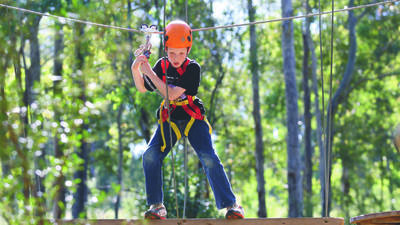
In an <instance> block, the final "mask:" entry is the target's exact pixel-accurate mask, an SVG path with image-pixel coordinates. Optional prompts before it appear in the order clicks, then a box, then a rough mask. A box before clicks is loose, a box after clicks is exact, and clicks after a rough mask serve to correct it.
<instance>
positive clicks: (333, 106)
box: [322, 0, 357, 216]
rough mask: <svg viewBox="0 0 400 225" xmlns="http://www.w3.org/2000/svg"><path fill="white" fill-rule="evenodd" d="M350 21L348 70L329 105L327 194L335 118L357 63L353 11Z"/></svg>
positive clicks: (328, 190) (352, 3)
mask: <svg viewBox="0 0 400 225" xmlns="http://www.w3.org/2000/svg"><path fill="white" fill-rule="evenodd" d="M353 6H354V0H350V1H349V5H348V7H353ZM348 13H349V19H348V24H349V28H348V29H349V53H348V54H349V57H348V61H347V64H346V69H345V72H344V74H343V78H342V80H341V81H340V84H339V88H338V89H337V91H336V92H335V94H334V96H333V98H332V101H331V102H330V104H329V105H328V109H327V111H328V112H327V123H326V124H327V126H326V131H325V132H326V140H327V141H326V152H327V155H326V157H325V158H326V163H328V164H329V166H326V168H325V169H327V170H328V171H327V173H326V174H327V175H326V176H327V179H328V181H327V182H326V183H327V184H328V187H326V189H327V192H328V193H330V192H331V182H330V181H331V168H332V165H331V160H332V159H331V157H330V155H331V149H332V142H333V140H334V123H333V121H334V118H335V114H336V112H337V109H338V106H339V104H340V103H341V101H342V100H343V98H342V95H343V94H344V93H345V92H346V90H347V89H348V87H349V84H350V82H351V79H352V77H353V71H354V65H355V62H356V53H357V37H356V25H357V17H356V16H355V15H354V12H353V11H349V12H348ZM325 195H326V193H325V191H324V190H322V196H323V198H322V201H323V203H322V210H323V212H325V211H327V212H328V213H327V215H326V216H329V212H330V201H331V200H330V199H331V195H330V194H329V195H328V197H327V198H326V197H325ZM326 199H328V203H326ZM326 206H328V208H327V209H326Z"/></svg>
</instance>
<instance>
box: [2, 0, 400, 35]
mask: <svg viewBox="0 0 400 225" xmlns="http://www.w3.org/2000/svg"><path fill="white" fill-rule="evenodd" d="M399 1H400V0H388V1H383V2H376V3H370V4H365V5H359V6H354V7H348V8H343V9H337V10H333V11H325V12H320V11H319V12H318V13H310V14H306V15H299V16H290V17H282V18H277V19H270V20H261V21H254V22H248V23H238V24H231V25H222V26H214V27H203V28H197V29H192V31H207V30H216V29H226V28H234V27H243V26H249V25H258V24H265V23H272V22H279V21H287V20H294V19H301V18H307V17H314V16H321V15H327V14H334V13H339V12H347V11H351V10H355V9H363V8H369V7H373V6H379V5H385V4H389V3H396V2H399ZM0 6H1V7H6V8H9V9H14V10H18V11H22V12H26V13H32V14H36V15H40V16H47V17H53V18H56V19H58V20H60V21H61V22H63V21H64V22H65V21H71V22H76V23H84V24H87V25H92V26H99V27H104V28H111V29H118V30H124V31H129V32H136V33H143V32H142V31H140V30H137V29H132V28H126V27H120V26H113V25H106V24H101V23H95V22H91V21H86V20H80V19H75V18H71V17H63V16H56V15H52V14H49V13H41V12H36V11H33V10H29V9H24V8H20V7H15V6H10V5H5V4H0ZM164 27H165V26H164ZM153 33H155V34H163V31H154V32H153Z"/></svg>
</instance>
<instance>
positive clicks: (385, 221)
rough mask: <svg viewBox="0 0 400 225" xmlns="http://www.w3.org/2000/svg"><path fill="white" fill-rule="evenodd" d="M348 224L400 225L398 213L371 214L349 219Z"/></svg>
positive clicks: (399, 212)
mask: <svg viewBox="0 0 400 225" xmlns="http://www.w3.org/2000/svg"><path fill="white" fill-rule="evenodd" d="M350 223H352V224H357V225H377V224H378V225H395V224H398V225H400V211H390V212H381V213H371V214H366V215H361V216H356V217H353V218H351V219H350Z"/></svg>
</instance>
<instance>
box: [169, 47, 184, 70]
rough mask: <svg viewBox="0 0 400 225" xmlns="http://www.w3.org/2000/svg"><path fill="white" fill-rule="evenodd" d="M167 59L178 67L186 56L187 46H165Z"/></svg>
mask: <svg viewBox="0 0 400 225" xmlns="http://www.w3.org/2000/svg"><path fill="white" fill-rule="evenodd" d="M167 54H168V59H169V61H170V62H171V64H172V66H173V67H174V68H179V67H180V66H181V65H182V63H183V62H184V61H185V59H186V56H187V48H167Z"/></svg>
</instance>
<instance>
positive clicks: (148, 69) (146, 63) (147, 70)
mask: <svg viewBox="0 0 400 225" xmlns="http://www.w3.org/2000/svg"><path fill="white" fill-rule="evenodd" d="M143 57H144V62H143V63H142V64H141V65H140V68H141V69H142V72H143V73H144V74H146V75H151V74H152V73H153V69H152V68H151V66H150V64H149V61H148V60H147V58H146V56H144V55H143Z"/></svg>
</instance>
